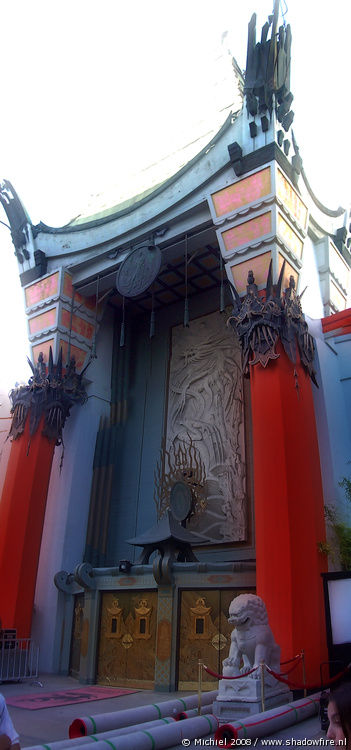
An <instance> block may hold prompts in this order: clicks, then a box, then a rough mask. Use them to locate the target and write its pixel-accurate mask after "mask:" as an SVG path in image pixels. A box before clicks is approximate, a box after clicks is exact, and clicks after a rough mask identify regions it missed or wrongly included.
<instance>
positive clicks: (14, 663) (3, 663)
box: [0, 638, 39, 682]
mask: <svg viewBox="0 0 351 750" xmlns="http://www.w3.org/2000/svg"><path fill="white" fill-rule="evenodd" d="M38 668H39V646H36V645H35V644H34V643H33V642H32V641H31V639H30V638H16V639H8V638H0V682H19V681H20V680H28V679H30V678H32V677H38Z"/></svg>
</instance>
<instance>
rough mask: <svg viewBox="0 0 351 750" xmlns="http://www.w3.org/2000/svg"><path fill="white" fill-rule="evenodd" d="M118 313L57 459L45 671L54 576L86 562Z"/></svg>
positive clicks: (42, 611) (48, 544) (37, 610)
mask: <svg viewBox="0 0 351 750" xmlns="http://www.w3.org/2000/svg"><path fill="white" fill-rule="evenodd" d="M112 334H113V328H112V313H111V311H110V310H109V309H108V310H107V312H106V313H105V317H104V320H103V322H102V324H101V327H100V331H99V334H98V337H97V355H98V358H97V359H96V360H95V361H93V362H92V364H91V366H90V367H89V369H88V370H87V373H86V375H87V378H88V379H89V380H90V381H91V382H90V384H89V385H88V386H87V392H88V396H89V398H88V401H87V403H86V404H84V405H83V406H74V407H73V408H72V410H71V416H70V417H69V418H68V420H67V423H66V426H65V428H64V444H65V450H64V461H63V467H62V471H61V473H60V468H59V467H60V460H61V454H62V447H56V449H55V455H54V459H53V465H52V471H51V478H50V485H49V491H48V498H47V507H46V514H45V522H44V529H43V537H42V545H41V552H40V559H39V569H38V576H37V584H36V592H35V602H34V614H33V624H32V638H33V639H34V640H35V642H36V643H39V644H40V670H41V671H44V672H50V671H52V670H53V660H54V647H55V643H54V641H55V621H56V612H57V603H58V591H57V589H56V587H55V584H54V580H53V579H54V575H55V573H57V572H58V571H60V570H66V571H67V572H72V571H73V570H74V568H75V566H76V565H77V564H78V563H80V562H82V559H83V554H84V548H85V538H86V528H87V522H88V514H89V501H90V487H91V479H92V469H93V459H94V449H95V441H96V433H97V430H98V427H99V421H100V417H101V416H108V415H109V411H110V382H111V361H112Z"/></svg>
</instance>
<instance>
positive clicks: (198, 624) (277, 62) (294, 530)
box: [0, 12, 351, 691]
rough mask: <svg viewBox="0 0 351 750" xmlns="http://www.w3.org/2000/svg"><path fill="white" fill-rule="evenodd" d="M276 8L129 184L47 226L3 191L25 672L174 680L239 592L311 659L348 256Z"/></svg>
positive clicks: (331, 476)
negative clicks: (178, 136)
mask: <svg viewBox="0 0 351 750" xmlns="http://www.w3.org/2000/svg"><path fill="white" fill-rule="evenodd" d="M277 20H278V19H277V12H275V14H274V15H273V17H272V19H271V29H270V38H268V39H267V40H266V41H261V42H260V43H258V44H256V43H255V39H256V32H255V22H254V19H253V20H252V21H251V22H250V24H249V40H248V56H247V66H246V75H245V79H243V77H242V75H241V73H240V71H238V70H237V68H234V70H235V74H234V73H233V72H231V76H232V90H233V92H234V94H233V99H234V103H233V105H232V107H231V110H230V111H229V110H228V115H227V118H226V120H225V121H224V122H222V123H220V124H221V127H218V123H217V124H216V128H215V127H214V128H213V134H212V137H211V138H209V136H208V135H207V136H206V137H205V136H204V137H203V141H202V143H201V138H200V141H199V140H198V141H197V144H200V146H202V147H201V148H199V145H197V148H198V151H197V153H195V152H194V153H193V154H191V155H189V153H187V157H186V159H185V160H183V163H182V161H180V162H179V163H177V164H175V163H174V162H172V161H170V162H169V163H168V165H167V168H168V174H167V175H165V174H164V175H163V176H162V179H160V176H159V175H158V177H157V178H155V180H154V182H155V187H154V188H153V186H152V184H151V185H146V186H144V190H145V189H146V188H147V192H146V193H145V192H144V190H143V191H140V194H139V195H137V196H135V197H131V195H128V194H126V195H125V200H124V201H123V203H120V204H119V205H117V206H116V205H115V206H113V207H111V208H110V207H107V208H106V207H103V208H101V210H100V211H99V210H96V211H94V212H93V213H92V214H91V215H87V216H81V217H78V219H75V220H74V221H73V222H71V223H70V224H68V225H67V226H65V227H62V228H59V229H53V228H51V227H48V226H46V225H45V224H43V223H40V224H38V225H36V226H33V225H32V224H31V222H30V219H29V217H28V216H27V215H26V213H25V212H24V209H23V207H22V204H21V202H20V200H19V198H18V196H17V195H16V193H15V191H14V189H13V187H12V185H11V184H10V183H9V182H6V181H5V182H4V183H3V184H2V186H1V194H0V198H1V202H2V204H3V207H4V209H5V211H6V213H7V217H8V220H9V223H10V225H11V230H12V238H13V242H14V245H15V251H16V254H17V258H18V262H19V271H20V277H21V283H22V285H23V287H24V298H25V306H26V315H27V318H28V335H29V340H30V346H31V354H32V357H31V360H32V374H31V377H30V379H29V382H28V385H25V386H19V387H17V388H16V389H14V391H13V392H12V401H13V422H12V427H11V435H12V438H13V442H12V448H11V454H10V458H9V463H8V468H7V474H6V479H5V484H4V490H3V496H2V500H1V504H0V537H1V544H0V549H1V557H0V569H1V576H0V580H1V586H2V596H1V601H2V602H4V601H6V607H5V608H3V612H2V613H1V614H2V621H3V627H6V628H16V629H17V632H18V634H19V635H20V636H21V637H29V636H30V635H31V634H32V637H33V638H34V639H35V640H39V641H40V643H41V644H42V645H41V658H42V669H43V670H44V671H56V672H61V673H70V674H72V675H73V676H75V677H77V678H79V679H80V681H81V682H88V683H92V682H95V681H97V682H98V683H100V684H108V685H122V686H123V685H125V686H136V687H145V688H154V687H155V688H156V689H158V690H164V691H167V690H171V689H176V688H179V689H193V688H195V687H196V685H197V675H198V660H199V659H202V660H203V661H204V662H205V663H206V665H208V667H209V668H210V669H212V671H213V672H215V673H220V672H221V664H222V661H223V659H224V658H225V657H226V656H227V654H228V649H229V644H230V630H231V626H230V625H229V624H228V620H227V616H228V608H229V604H230V602H231V600H232V599H233V598H234V596H236V595H237V594H240V593H244V592H253V593H255V592H257V593H258V594H259V595H260V596H261V597H262V598H263V599H264V601H265V603H266V606H267V610H268V614H269V620H270V624H271V627H272V630H273V632H274V635H275V639H276V641H277V642H278V643H279V644H280V645H281V647H282V659H284V660H288V659H290V658H292V657H294V656H295V655H296V654H297V653H301V651H304V653H305V663H306V675H307V678H308V681H309V682H313V681H317V682H318V680H319V675H320V672H319V669H320V664H321V663H322V662H325V661H326V660H327V659H328V651H327V646H326V627H325V616H324V600H323V584H322V574H323V573H325V572H326V571H327V569H328V558H327V557H326V555H325V554H323V548H324V546H325V542H326V529H325V522H324V504H325V503H328V502H330V501H331V500H333V499H335V497H339V498H340V503H342V491H341V489H340V487H339V482H340V479H341V478H342V476H344V475H345V474H347V462H348V460H349V458H350V432H349V425H348V423H347V413H350V410H349V407H350V403H349V402H350V399H351V393H350V392H349V390H348V387H349V381H350V375H351V373H350V372H349V370H348V364H347V362H350V361H351V360H350V358H349V357H348V356H347V355H349V347H350V335H351V328H350V326H351V313H350V310H348V309H347V293H348V288H349V276H350V265H351V264H350V257H351V256H350V252H349V250H348V247H347V230H346V229H345V228H344V227H345V226H346V220H347V217H346V215H345V212H344V211H343V210H342V209H339V210H338V211H333V210H331V209H329V208H327V207H325V206H323V205H322V204H321V203H320V202H319V201H318V200H317V199H316V198H315V196H314V195H313V193H312V191H311V189H310V187H309V183H308V181H307V178H306V175H305V172H304V169H303V162H302V158H301V156H300V152H299V148H298V146H297V144H296V142H295V140H294V137H293V134H292V131H291V123H292V119H293V113H292V111H291V103H292V94H291V92H290V83H289V71H290V42H291V39H290V30H289V27H287V28H283V27H281V28H280V29H279V30H278V27H277ZM277 40H278V41H277ZM267 60H268V62H267ZM207 132H208V129H207ZM156 183H157V184H156ZM332 435H333V436H335V437H333V438H332ZM55 446H56V447H55ZM204 680H205V683H206V684H207V685H208V686H209V687H211V688H212V687H216V684H217V683H216V682H215V681H214V678H213V677H210V676H209V675H206V677H205V678H204Z"/></svg>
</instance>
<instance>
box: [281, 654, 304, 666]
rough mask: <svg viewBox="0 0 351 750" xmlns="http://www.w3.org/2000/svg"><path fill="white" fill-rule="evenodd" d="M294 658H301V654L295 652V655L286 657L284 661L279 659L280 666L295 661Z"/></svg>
mask: <svg viewBox="0 0 351 750" xmlns="http://www.w3.org/2000/svg"><path fill="white" fill-rule="evenodd" d="M296 659H302V656H301V654H296V656H293V658H292V659H287V660H286V661H281V662H280V666H281V667H285V664H290V662H292V661H296Z"/></svg>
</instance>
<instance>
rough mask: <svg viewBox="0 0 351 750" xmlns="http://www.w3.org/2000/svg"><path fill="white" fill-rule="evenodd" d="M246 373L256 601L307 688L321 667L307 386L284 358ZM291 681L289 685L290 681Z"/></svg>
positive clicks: (318, 488)
mask: <svg viewBox="0 0 351 750" xmlns="http://www.w3.org/2000/svg"><path fill="white" fill-rule="evenodd" d="M278 350H279V351H280V357H279V359H277V360H274V361H271V362H269V364H268V366H267V368H263V367H261V366H260V365H256V366H254V367H252V368H251V373H250V378H251V398H252V422H253V451H254V486H255V528H256V559H257V593H258V595H259V596H261V597H262V599H263V600H264V601H265V603H266V606H267V610H268V614H269V620H270V625H271V627H272V630H273V633H274V635H275V639H276V641H277V643H279V645H280V646H281V648H282V659H283V660H284V659H288V658H290V657H292V656H295V654H297V653H299V652H300V651H301V649H304V650H305V654H306V676H307V682H308V683H311V682H313V683H316V684H319V682H320V672H319V665H320V663H321V662H322V661H326V660H327V658H328V656H327V647H326V640H325V618H324V600H323V588H322V580H321V573H322V572H324V571H325V570H326V569H327V564H326V558H325V556H323V555H322V554H321V553H320V552H319V551H318V547H317V545H318V542H320V541H324V540H325V523H324V504H323V489H322V480H321V472H320V463H319V450H318V440H317V430H316V422H315V414H314V404H313V394H312V386H311V381H310V378H309V377H308V375H307V374H306V372H305V370H304V369H303V367H302V366H301V365H300V364H298V365H297V366H296V372H297V375H298V377H297V384H298V390H297V389H296V383H295V378H294V367H293V365H292V364H291V362H290V361H289V359H288V357H287V356H286V354H285V352H284V351H283V349H282V347H280V348H279V349H278ZM292 679H293V677H292Z"/></svg>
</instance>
